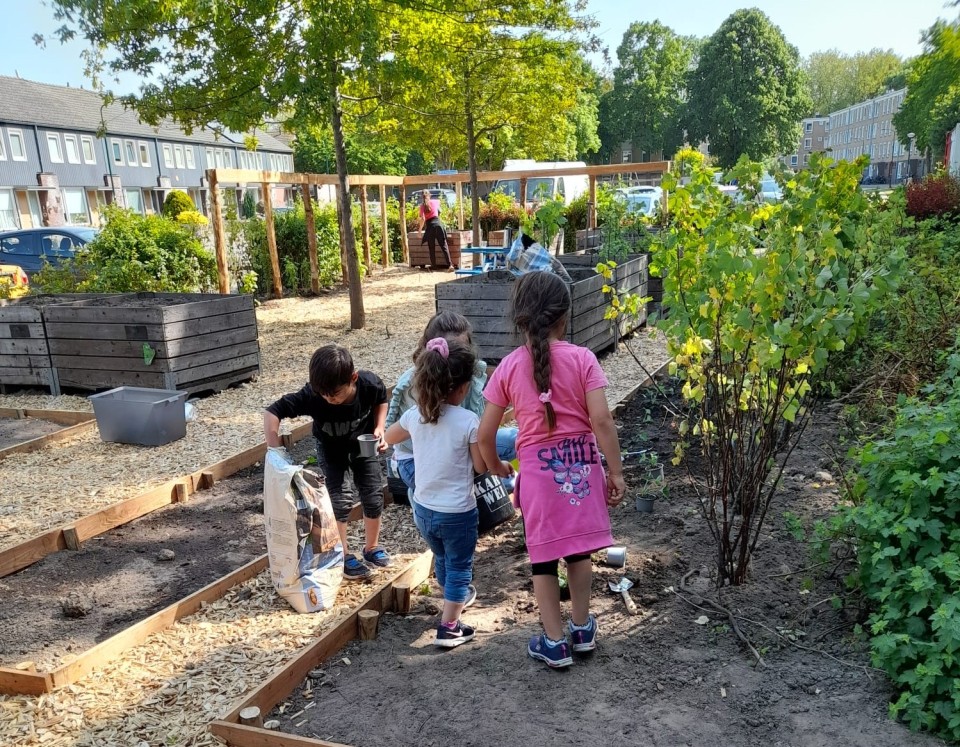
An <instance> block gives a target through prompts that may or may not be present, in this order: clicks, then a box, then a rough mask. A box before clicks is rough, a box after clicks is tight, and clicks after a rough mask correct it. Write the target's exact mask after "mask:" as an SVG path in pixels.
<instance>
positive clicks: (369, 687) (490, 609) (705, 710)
mask: <svg viewBox="0 0 960 747" xmlns="http://www.w3.org/2000/svg"><path fill="white" fill-rule="evenodd" d="M623 422H624V424H625V427H624V430H623V431H622V432H621V438H622V441H623V445H624V449H625V450H630V449H632V448H636V447H639V448H648V447H651V446H652V447H653V448H656V449H657V451H658V452H659V453H660V456H661V458H662V459H661V460H662V461H664V462H667V463H669V456H670V454H671V452H672V441H673V429H672V424H671V422H670V420H669V418H668V417H667V416H666V415H665V413H664V412H663V410H662V409H661V408H659V407H658V406H657V405H656V403H654V402H651V401H649V400H644V399H642V398H641V399H640V400H638V401H636V402H635V404H634V405H633V406H632V407H631V408H629V410H628V412H627V413H626V414H625V416H624V418H623ZM837 450H838V447H837V423H836V418H835V416H833V415H831V413H829V412H825V413H821V414H819V415H818V416H817V417H816V419H815V421H814V422H813V423H812V424H811V427H810V429H809V431H808V433H807V434H806V435H805V440H804V442H803V443H802V444H801V447H800V448H799V449H798V450H797V451H796V452H795V453H794V456H793V458H792V460H791V464H790V468H789V469H790V475H789V479H788V480H787V482H786V485H785V487H784V489H783V490H782V491H781V495H780V496H779V498H778V503H777V505H776V507H775V509H774V513H775V516H774V518H773V520H772V521H771V528H770V530H769V531H768V533H767V536H766V537H765V539H764V540H763V542H762V544H761V547H760V550H759V553H758V555H757V559H756V564H755V578H754V580H753V582H752V583H751V584H750V585H749V586H747V587H744V588H742V589H738V590H735V591H732V592H731V591H727V592H725V594H724V601H725V603H726V604H727V605H729V606H730V607H731V608H732V609H734V610H735V611H736V613H737V614H738V615H742V616H743V617H745V618H748V619H750V620H753V621H756V622H759V623H763V624H764V625H766V626H767V627H768V628H770V629H771V630H777V629H779V630H780V631H781V632H782V633H783V634H784V635H790V636H792V637H794V638H796V639H797V640H798V641H802V642H803V645H807V646H811V647H813V648H816V649H819V650H820V651H822V652H824V653H822V654H819V653H811V652H807V651H802V650H800V649H798V648H795V647H793V646H790V645H789V644H788V643H787V642H786V641H785V640H784V639H783V638H778V637H777V636H775V635H771V634H769V633H766V632H765V631H764V630H763V628H761V627H759V626H757V625H751V624H748V623H746V622H743V623H741V625H742V626H743V628H744V630H745V632H746V633H747V634H748V635H749V636H750V637H751V639H752V640H753V641H754V642H755V644H756V645H757V647H758V648H760V649H761V651H762V652H763V656H764V658H765V665H764V666H763V667H760V668H756V667H754V666H753V664H752V657H751V656H750V654H749V653H748V652H747V651H745V650H744V649H742V648H741V646H740V645H739V644H738V641H737V640H736V638H735V637H734V635H733V633H732V632H731V631H730V629H729V625H728V624H727V621H726V620H725V619H720V616H718V615H717V614H716V613H714V612H711V611H707V612H704V611H702V610H698V609H695V608H694V607H692V606H691V605H690V604H688V603H686V602H684V601H682V600H681V599H679V598H678V596H677V595H676V594H675V593H674V592H673V591H672V590H670V587H673V588H674V589H675V588H678V586H679V583H680V580H681V578H682V577H683V576H684V575H685V574H686V573H687V572H688V571H690V570H697V571H699V573H695V574H694V575H693V579H692V581H691V582H689V585H688V587H687V588H686V589H685V592H686V596H687V597H688V598H690V599H691V600H693V599H694V598H695V596H696V595H697V594H702V595H704V596H711V597H713V598H715V595H716V592H715V590H714V589H713V585H712V581H711V579H710V568H711V564H712V559H711V542H712V540H711V538H710V536H709V532H708V530H707V528H706V527H705V525H703V523H702V520H701V519H700V518H699V516H698V515H697V514H696V509H695V508H694V506H695V498H694V496H693V493H692V490H691V488H690V486H689V484H688V481H687V479H686V475H685V473H683V472H681V471H680V470H679V469H677V468H672V467H669V468H668V471H667V479H668V484H669V485H670V489H671V495H670V498H669V500H667V501H664V502H662V503H661V504H660V505H659V506H658V507H657V509H656V512H655V513H653V514H640V513H637V512H636V510H635V509H634V507H633V506H632V505H629V499H628V501H627V502H626V503H625V504H624V505H623V506H621V507H620V508H618V509H616V510H615V511H614V512H613V520H614V537H615V540H616V541H617V542H618V543H620V544H623V545H625V546H626V547H627V553H628V567H627V575H628V576H629V577H630V578H631V579H632V580H633V581H635V582H636V586H635V587H634V589H633V590H632V593H633V597H634V599H635V600H636V602H637V604H638V605H639V607H640V614H639V615H638V616H636V617H632V616H629V615H627V614H626V612H625V607H624V604H623V601H622V599H621V598H620V597H619V596H618V595H614V594H611V593H610V592H609V591H608V589H607V581H608V580H610V579H616V578H618V577H619V576H620V575H621V574H622V571H619V570H615V569H612V568H608V567H605V566H604V565H602V563H600V562H599V561H600V560H601V557H598V558H597V561H598V562H596V563H595V565H594V567H595V577H594V585H593V589H594V607H595V611H596V613H597V616H598V619H599V621H600V629H601V639H600V640H601V643H600V647H599V649H598V651H597V652H596V653H594V654H593V655H591V656H587V657H583V658H580V659H579V660H578V661H577V662H576V664H575V666H573V667H571V668H570V669H569V670H567V671H562V672H551V671H548V670H547V669H546V668H545V667H544V666H543V665H542V664H541V663H539V662H535V661H533V660H531V659H529V658H528V657H527V656H526V653H525V645H526V642H527V640H528V638H529V637H530V636H531V635H533V634H534V633H535V632H537V631H538V629H539V626H538V618H537V610H536V606H535V603H534V598H533V593H532V587H531V585H530V582H529V568H528V565H527V560H526V555H525V552H524V551H523V546H522V535H521V533H520V529H519V526H518V525H517V524H514V525H511V526H509V527H508V528H506V529H503V528H501V530H499V531H498V532H497V533H496V534H495V536H492V537H488V538H486V539H484V540H483V541H482V546H481V549H480V550H479V552H478V556H477V565H476V585H477V587H478V590H479V597H478V601H477V604H476V606H475V607H473V608H471V609H469V610H468V611H467V612H466V613H465V614H464V619H465V620H466V621H468V622H469V623H470V624H474V625H476V626H477V629H478V635H477V640H476V641H475V642H473V643H469V644H466V645H463V646H461V647H459V648H457V649H454V650H452V651H441V650H438V649H436V648H435V647H434V646H432V645H431V641H432V638H433V635H434V625H435V624H436V616H435V614H433V609H432V608H430V609H428V605H430V604H431V603H435V601H436V599H437V593H436V590H434V596H433V597H432V598H429V599H428V598H420V599H418V604H417V606H416V607H415V609H414V614H411V615H410V616H407V617H399V616H387V617H386V618H385V620H384V621H383V624H382V628H381V633H380V636H379V638H378V639H377V640H376V641H373V642H367V643H359V642H355V643H353V644H351V645H350V646H348V647H347V649H345V650H344V652H343V656H342V657H340V656H338V657H336V658H335V659H334V660H332V661H331V662H328V664H327V665H326V666H325V667H324V670H325V674H324V676H323V677H322V678H320V682H322V683H325V684H323V685H322V686H315V687H313V688H312V696H311V697H310V698H309V699H307V698H305V697H304V696H303V695H302V690H298V694H296V695H295V696H294V697H292V698H291V699H290V700H289V701H288V702H286V703H285V704H282V705H281V706H280V708H278V709H277V710H276V711H275V713H274V714H273V716H272V717H273V718H279V719H280V721H281V729H283V730H284V731H290V732H292V733H296V734H300V735H306V736H314V737H320V738H322V739H328V740H330V741H334V742H340V743H344V744H350V745H355V746H356V747H372V746H373V745H377V746H378V747H392V746H394V745H395V746H397V747H399V746H400V745H412V744H416V745H418V746H420V747H430V746H436V747H440V746H441V745H449V744H462V745H491V744H499V745H505V746H509V747H512V746H514V745H515V746H516V747H521V746H522V747H528V746H529V745H547V744H556V745H579V744H584V745H587V744H590V745H595V744H604V745H610V746H611V747H613V746H619V745H623V747H627V746H628V745H629V746H633V745H658V746H670V747H673V746H674V745H695V746H696V747H730V745H737V746H738V747H739V746H753V745H756V746H757V747H771V746H777V747H828V746H829V747H833V746H838V745H844V746H845V747H846V746H849V745H857V746H862V747H931V746H932V745H938V744H941V742H939V741H938V740H936V739H933V738H931V737H928V736H921V735H915V734H911V733H910V732H909V731H908V730H907V729H906V728H904V727H903V726H901V725H899V724H897V723H894V722H892V721H890V720H889V719H888V718H887V716H886V703H887V701H888V699H889V698H890V695H891V692H890V690H889V687H888V685H887V682H886V679H885V677H884V676H883V674H882V673H879V672H876V671H874V670H871V669H870V668H869V667H868V664H869V661H868V657H867V655H866V653H865V652H864V651H863V648H862V646H861V645H859V644H857V643H856V642H855V641H853V640H852V639H851V637H850V635H849V634H850V632H851V629H852V626H853V622H854V616H855V613H853V612H851V613H847V612H845V611H836V610H834V609H832V607H831V606H830V604H827V603H822V602H821V600H824V599H829V598H830V597H831V596H832V595H834V594H838V593H842V592H843V589H842V585H841V584H840V583H839V582H838V581H837V580H835V579H829V578H825V577H824V576H814V575H812V574H803V573H797V574H794V575H789V574H790V572H791V571H795V570H796V569H802V568H803V567H804V566H805V565H807V564H808V560H807V554H806V548H805V546H804V545H803V544H802V543H800V542H797V541H796V540H794V539H793V538H792V537H791V536H790V535H789V534H788V533H787V531H786V529H785V526H784V521H783V518H782V517H783V512H784V511H787V510H790V511H793V512H795V513H797V514H800V515H802V516H807V517H808V518H815V517H818V516H822V515H823V514H824V513H825V512H826V511H827V510H828V508H829V507H830V506H831V505H833V504H834V503H835V501H836V490H837V488H836V485H835V483H833V482H832V481H826V480H824V479H823V478H824V477H825V476H824V475H823V474H819V475H818V474H817V473H822V472H823V471H824V470H829V469H831V468H832V462H831V452H832V451H837ZM783 573H786V574H787V575H785V576H782V577H779V578H771V577H770V576H771V575H774V574H783ZM702 615H706V617H707V620H706V624H698V623H697V620H698V618H700V617H701V616H702ZM700 622H701V623H702V622H703V620H701V621H700ZM830 657H835V658H830ZM344 658H346V659H347V660H349V664H347V663H345V662H344V660H343V659H344ZM838 660H841V661H842V662H843V663H841V661H838ZM411 684H412V687H411ZM310 701H316V705H317V707H315V708H310V709H308V710H303V709H304V707H305V706H307V705H308V704H309V702H310Z"/></svg>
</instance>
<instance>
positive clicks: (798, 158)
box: [781, 115, 830, 170]
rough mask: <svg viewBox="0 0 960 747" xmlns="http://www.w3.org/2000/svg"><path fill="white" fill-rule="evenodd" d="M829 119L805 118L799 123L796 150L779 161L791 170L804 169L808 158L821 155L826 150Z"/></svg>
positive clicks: (819, 117) (808, 162)
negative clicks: (817, 154)
mask: <svg viewBox="0 0 960 747" xmlns="http://www.w3.org/2000/svg"><path fill="white" fill-rule="evenodd" d="M829 125H830V117H821V116H819V115H817V116H815V117H807V118H806V119H804V120H803V121H802V122H801V123H800V140H799V141H798V142H797V149H796V150H795V151H794V152H793V153H790V154H788V155H786V156H783V158H782V159H781V161H782V162H783V165H784V166H787V167H788V168H791V169H794V170H796V169H805V168H807V166H809V165H810V156H812V155H813V154H814V153H822V152H823V151H825V150H826V149H827V139H828V136H827V133H828V132H829Z"/></svg>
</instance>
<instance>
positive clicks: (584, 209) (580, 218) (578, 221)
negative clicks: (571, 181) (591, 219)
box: [563, 192, 590, 254]
mask: <svg viewBox="0 0 960 747" xmlns="http://www.w3.org/2000/svg"><path fill="white" fill-rule="evenodd" d="M589 209H590V195H589V193H587V192H584V193H583V194H582V195H580V196H579V197H578V198H577V199H575V200H573V201H572V202H571V203H570V204H569V205H567V209H566V210H565V211H564V213H563V217H564V218H566V219H567V225H566V226H565V227H564V234H563V251H564V252H566V253H567V254H572V253H573V252H575V251H577V231H582V230H583V229H585V228H586V227H587V213H588V212H589Z"/></svg>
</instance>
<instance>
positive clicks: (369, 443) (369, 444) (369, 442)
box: [357, 433, 380, 457]
mask: <svg viewBox="0 0 960 747" xmlns="http://www.w3.org/2000/svg"><path fill="white" fill-rule="evenodd" d="M357 441H359V442H360V456H365V457H372V456H376V455H377V449H378V447H379V446H380V439H379V438H377V437H376V436H374V435H373V434H372V433H364V434H363V435H362V436H357Z"/></svg>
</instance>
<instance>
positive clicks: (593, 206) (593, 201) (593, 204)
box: [580, 174, 597, 228]
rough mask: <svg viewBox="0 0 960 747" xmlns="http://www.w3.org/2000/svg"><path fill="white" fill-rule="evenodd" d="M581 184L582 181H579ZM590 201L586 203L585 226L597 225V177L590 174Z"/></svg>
mask: <svg viewBox="0 0 960 747" xmlns="http://www.w3.org/2000/svg"><path fill="white" fill-rule="evenodd" d="M580 183H581V184H583V182H580ZM589 200H590V202H589V203H588V204H587V228H596V227H597V177H596V176H594V175H593V174H590V198H589Z"/></svg>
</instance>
